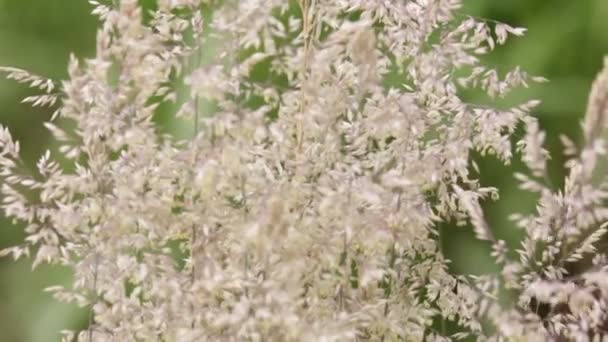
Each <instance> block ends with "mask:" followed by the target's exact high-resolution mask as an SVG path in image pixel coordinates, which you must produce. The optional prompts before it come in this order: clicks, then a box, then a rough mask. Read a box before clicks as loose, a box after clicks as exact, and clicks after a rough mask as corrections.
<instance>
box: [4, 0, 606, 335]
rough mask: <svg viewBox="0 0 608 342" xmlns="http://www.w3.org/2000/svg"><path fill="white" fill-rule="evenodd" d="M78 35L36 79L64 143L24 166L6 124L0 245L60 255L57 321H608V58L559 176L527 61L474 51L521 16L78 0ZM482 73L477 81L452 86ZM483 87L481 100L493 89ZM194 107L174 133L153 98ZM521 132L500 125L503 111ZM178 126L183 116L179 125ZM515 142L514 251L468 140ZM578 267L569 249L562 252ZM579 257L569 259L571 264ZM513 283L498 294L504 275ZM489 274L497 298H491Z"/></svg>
mask: <svg viewBox="0 0 608 342" xmlns="http://www.w3.org/2000/svg"><path fill="white" fill-rule="evenodd" d="M89 2H90V3H91V4H92V6H93V14H95V15H96V16H98V17H99V20H100V26H99V30H98V34H97V38H96V42H97V47H96V54H95V56H94V57H93V58H89V59H78V58H76V57H72V58H71V60H70V63H69V66H68V71H69V78H68V79H67V80H66V81H63V82H56V81H53V80H48V79H46V78H44V77H39V76H36V75H33V74H31V73H29V72H26V71H23V70H20V69H15V68H2V69H1V71H2V72H3V73H5V74H6V75H7V76H8V77H9V78H12V79H15V80H16V81H18V82H22V83H27V84H29V85H30V86H32V87H33V88H36V89H38V90H39V91H40V94H39V95H35V96H31V97H28V98H26V99H25V101H26V102H30V103H32V104H33V105H34V106H51V107H53V108H55V109H56V111H55V114H54V115H53V117H52V118H50V119H49V120H48V122H47V123H46V124H45V125H46V127H47V128H48V129H49V130H50V131H51V132H52V133H53V135H54V137H55V138H56V141H57V143H58V147H57V148H56V149H54V150H53V152H52V153H51V152H47V153H45V154H44V155H43V156H42V157H41V158H40V160H39V162H38V163H37V168H36V169H34V170H32V169H31V168H30V167H28V166H27V165H25V164H24V163H23V162H22V161H21V159H20V156H19V144H18V142H15V141H13V139H12V138H11V135H10V133H9V131H8V130H7V129H6V128H2V129H1V130H0V147H1V152H0V176H1V177H2V178H3V183H2V187H1V192H2V195H3V199H2V208H3V209H4V212H5V214H6V215H7V216H8V217H10V218H13V219H14V220H16V221H19V222H22V223H25V224H26V228H25V231H26V233H27V238H26V239H25V241H24V242H23V244H21V245H19V246H15V247H12V248H9V249H6V250H4V251H3V252H2V253H3V254H7V255H12V256H13V257H15V258H19V257H21V256H30V255H31V256H32V257H33V263H34V265H37V264H39V263H41V262H49V263H54V264H61V265H64V266H68V267H70V268H71V269H72V270H73V273H74V282H73V284H72V286H71V287H69V288H63V287H52V288H49V291H52V292H53V293H54V295H55V296H56V297H57V298H59V299H60V300H63V301H67V302H75V303H77V304H79V305H81V306H86V307H88V308H90V317H89V326H88V328H87V329H86V330H84V331H79V332H64V338H65V340H66V341H71V340H74V339H76V340H79V341H249V340H251V341H363V340H371V341H423V340H428V341H448V340H459V339H465V338H468V337H471V338H474V339H477V340H482V341H485V340H489V341H523V340H526V341H545V340H547V341H549V340H554V341H570V340H573V341H574V340H576V341H599V340H600V338H601V337H602V336H604V335H602V334H604V333H606V332H608V275H607V272H608V270H607V269H606V265H607V258H606V256H605V255H603V254H601V253H598V252H597V251H596V246H597V242H599V241H600V240H601V238H602V237H603V235H604V234H605V233H606V229H607V228H606V226H607V225H606V222H607V220H608V206H606V200H607V197H608V193H607V192H606V185H607V183H606V181H607V180H606V173H605V172H602V171H599V170H600V169H601V168H599V167H598V165H599V161H600V160H601V158H605V154H606V139H605V137H604V134H603V131H604V130H605V128H606V126H607V125H608V119H607V117H608V69H605V70H604V71H603V72H602V73H601V74H600V75H599V77H598V79H597V81H596V83H595V85H594V86H593V91H592V93H591V95H590V100H589V107H588V111H587V114H586V117H585V122H584V125H583V130H584V142H583V143H582V144H581V146H577V144H575V143H573V142H571V141H569V140H568V139H565V138H564V142H565V145H566V152H567V153H568V156H569V160H568V162H567V165H566V166H567V167H568V170H569V175H568V176H567V178H566V180H565V185H564V187H563V188H561V189H557V190H555V189H552V188H551V187H550V186H549V185H547V184H546V179H547V170H546V161H547V159H548V153H547V151H546V150H544V149H543V141H544V133H543V132H542V131H541V130H540V128H539V125H538V123H537V120H536V119H535V118H534V117H533V116H531V115H530V112H531V110H533V108H534V107H535V106H536V105H538V103H539V102H538V101H535V100H531V101H528V102H525V103H521V104H518V105H516V106H514V107H511V108H507V109H504V108H500V107H499V106H498V105H497V104H494V103H496V101H494V99H496V98H499V97H504V96H505V95H507V94H508V93H509V92H510V91H511V90H512V89H515V88H519V87H522V86H527V85H528V83H529V82H542V81H544V79H543V78H541V77H533V76H530V75H528V74H527V73H526V72H524V71H522V70H521V69H519V68H515V69H513V70H510V71H507V72H504V71H502V72H499V71H498V70H496V69H494V68H492V67H491V66H488V65H486V64H485V63H484V62H482V59H483V56H484V55H486V54H488V53H490V52H491V51H492V50H493V49H494V48H495V46H496V45H502V44H504V43H505V41H506V40H507V39H508V38H509V37H510V36H521V35H523V33H524V31H525V29H523V28H516V27H511V26H509V25H507V24H505V23H500V22H496V21H492V20H482V19H479V18H475V17H471V16H467V15H466V14H464V13H462V11H461V9H460V7H461V1H460V0H411V1H405V0H400V1H397V0H394V1H388V0H292V1H287V0H240V1H239V0H223V1H219V0H158V1H157V3H156V5H155V7H154V9H153V10H151V11H142V9H141V7H140V6H139V4H138V1H136V0H119V1H102V0H90V1H89ZM465 90H469V91H470V90H476V91H480V92H484V93H486V94H487V99H488V101H487V103H484V104H476V103H471V102H468V101H467V100H466V99H465V98H464V96H463V93H464V91H465ZM488 103H489V104H488ZM167 112H170V114H171V116H172V117H173V118H174V120H182V121H183V122H185V123H187V124H188V127H189V132H188V134H187V135H186V136H185V137H184V136H183V134H182V136H179V135H176V134H171V133H170V132H169V131H168V130H167V129H166V126H164V125H162V124H159V120H158V116H159V115H160V114H159V113H165V114H166V113H167ZM520 128H521V129H522V130H523V131H524V132H525V133H524V134H523V138H521V140H520V141H517V142H516V143H515V144H513V146H512V142H513V141H515V140H516V138H514V137H512V135H513V133H514V132H515V130H516V129H520ZM182 133H183V132H182ZM514 152H516V153H517V154H516V157H517V158H520V157H521V159H522V160H523V161H524V162H525V164H526V165H527V167H528V168H529V173H528V174H525V175H524V174H518V175H516V176H517V177H518V179H519V180H520V181H521V186H522V188H523V189H525V190H529V191H532V192H535V193H538V195H539V196H538V198H539V202H538V207H537V211H536V213H534V214H533V215H523V214H520V215H514V216H513V219H514V225H515V226H519V227H521V229H523V231H524V232H525V238H524V239H523V241H522V245H521V248H519V249H518V250H516V251H513V250H510V249H509V248H508V247H507V245H506V243H505V242H504V241H502V240H500V239H498V238H497V237H496V236H495V234H494V232H493V229H492V227H491V226H490V225H489V224H488V223H487V221H486V220H485V218H484V212H483V210H482V207H481V204H480V203H481V202H482V201H484V200H497V199H498V191H497V189H495V188H492V187H485V186H481V185H480V182H479V179H478V177H479V174H478V171H477V168H476V165H475V164H474V162H473V161H472V154H473V153H480V154H482V155H485V154H492V155H495V156H496V157H498V158H499V159H500V160H502V161H503V162H504V163H509V162H510V160H511V159H512V158H514V156H513V153H514ZM443 222H457V223H463V224H467V223H468V224H469V225H470V226H471V227H472V229H473V230H474V232H475V234H476V236H477V238H479V239H481V240H484V241H487V242H488V244H490V245H491V246H492V250H493V252H492V256H491V257H492V258H494V260H495V262H496V263H497V264H499V265H500V266H501V272H499V273H496V274H487V275H483V276H479V275H477V276H473V275H456V274H454V273H453V272H451V271H450V270H449V269H448V260H447V259H446V258H445V257H444V256H443V254H442V251H441V248H440V247H441V246H440V242H439V241H440V234H439V233H438V226H439V225H440V224H441V223H443ZM575 266H576V267H575ZM574 269H576V270H577V271H576V272H574V271H572V270H574ZM505 293H506V294H508V295H505ZM505 297H508V298H513V299H514V300H510V301H509V300H503V299H504V298H505Z"/></svg>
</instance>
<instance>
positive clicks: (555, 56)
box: [0, 0, 608, 342]
mask: <svg viewBox="0 0 608 342" xmlns="http://www.w3.org/2000/svg"><path fill="white" fill-rule="evenodd" d="M394 1H399V0H394ZM464 2H465V8H464V9H463V10H462V13H467V14H472V15H475V16H477V17H483V18H491V19H494V20H498V21H503V22H506V23H508V24H511V25H512V26H522V27H526V28H528V32H527V35H526V36H525V37H523V38H519V39H514V40H512V41H510V42H508V44H507V45H506V46H504V47H500V48H498V49H497V50H496V51H495V52H494V53H493V54H492V55H491V56H489V57H488V58H489V60H490V62H491V63H492V64H494V65H496V66H498V68H499V69H505V70H506V69H508V68H509V67H513V66H515V65H521V66H522V68H524V69H525V70H527V71H528V72H530V73H531V74H535V75H542V76H545V77H547V78H548V79H549V80H550V82H549V83H545V84H542V85H535V86H534V87H532V88H530V89H527V90H525V91H519V92H517V93H515V94H513V96H510V97H509V98H507V99H505V102H504V105H505V106H508V105H509V103H514V102H515V101H518V100H522V99H530V98H538V99H541V100H542V101H543V104H542V105H541V107H540V108H539V110H538V111H537V112H536V113H537V115H538V117H539V119H540V122H541V125H542V127H543V128H544V129H545V130H546V131H547V146H548V148H549V150H550V151H551V153H552V158H553V159H552V160H551V173H550V176H551V182H552V184H553V186H554V187H555V188H558V187H560V186H561V185H562V179H563V175H564V169H563V166H562V165H563V161H564V160H563V156H562V154H561V146H560V143H559V135H560V134H565V135H568V136H569V137H571V138H573V139H574V140H575V141H577V140H578V139H579V138H580V132H579V130H580V125H579V122H580V120H581V116H582V114H583V113H584V111H585V105H586V101H587V93H588V91H589V89H590V86H591V82H592V80H593V78H594V76H595V73H596V72H597V71H598V70H599V69H600V66H601V65H602V59H603V55H604V54H608V38H607V37H606V35H605V33H606V32H608V1H605V0H583V1H570V0H553V1H541V0H510V1H488V0H464ZM145 3H146V4H147V5H150V4H152V3H153V0H147V1H145ZM89 10H90V8H89V5H88V4H87V2H86V1H85V0H19V1H17V0H0V65H6V66H15V67H19V68H23V69H27V70H30V71H32V72H34V73H38V74H41V75H45V76H49V77H52V78H55V79H64V78H65V77H66V75H67V72H66V65H67V61H68V57H69V54H70V53H74V54H75V55H76V56H78V57H80V58H83V57H87V56H91V55H92V54H93V53H94V48H95V29H96V19H95V18H94V17H93V16H91V15H90V14H89ZM27 95H29V91H28V89H26V88H25V87H22V86H19V85H16V84H14V83H12V82H10V81H5V80H0V108H1V110H0V123H2V124H3V125H5V126H8V127H9V128H10V130H11V132H12V133H13V135H14V136H15V138H17V139H18V140H20V141H21V143H22V149H23V154H24V156H25V158H26V159H27V160H29V162H30V165H33V164H34V163H35V161H36V159H37V156H38V155H40V154H41V153H42V152H43V151H44V150H45V149H46V148H47V142H48V138H49V135H48V133H47V132H46V131H45V130H44V129H43V126H42V121H43V120H45V119H47V118H48V117H49V116H50V113H49V112H48V111H44V110H33V109H31V108H29V107H28V106H27V105H24V104H21V103H20V99H21V98H23V97H25V96H27ZM467 96H468V95H467ZM476 96H477V95H475V94H470V101H471V102H475V101H478V100H480V99H479V98H477V97H476ZM475 160H476V161H477V163H478V164H479V166H480V168H481V170H482V177H481V182H482V184H484V185H494V186H497V187H498V188H499V189H500V191H501V199H500V200H499V201H498V202H493V203H488V204H487V205H486V206H485V208H484V209H485V211H486V215H487V217H488V220H489V222H490V224H491V226H492V228H493V229H494V230H495V231H496V235H497V236H498V237H499V238H502V239H505V240H506V241H507V242H508V244H509V245H510V246H511V247H517V246H518V244H519V243H518V240H519V237H520V232H519V231H518V230H517V229H516V228H514V227H513V225H512V224H510V222H509V221H508V219H507V217H508V214H510V213H512V212H531V211H533V210H534V201H535V198H534V196H531V195H529V194H526V193H523V192H522V191H520V190H518V189H517V184H516V183H515V181H514V178H513V172H514V170H518V171H522V165H521V163H520V162H518V161H517V160H514V161H513V163H512V165H509V166H502V165H501V164H500V163H499V162H498V161H497V160H495V159H494V158H493V157H481V156H477V157H476V158H475ZM441 236H442V244H443V249H444V252H445V253H446V254H447V256H448V257H449V258H450V259H452V260H453V265H452V266H453V270H454V271H455V272H474V273H480V272H487V271H492V270H495V268H496V267H495V266H494V265H492V261H491V258H490V257H489V253H488V251H489V247H488V246H487V244H485V243H483V242H478V241H475V239H474V238H473V233H472V230H471V229H469V228H468V227H453V226H451V225H445V226H443V227H441ZM22 237H23V235H22V234H21V232H20V229H19V227H15V226H14V225H13V224H12V223H11V222H8V221H7V220H4V219H2V220H0V249H1V248H4V247H7V246H10V245H13V244H15V243H18V242H19V241H20V239H22ZM30 269H31V267H30V263H29V261H28V260H25V261H20V262H18V263H13V262H12V261H11V260H9V259H0V341H15V342H21V341H23V342H30V341H32V342H38V341H41V342H42V341H57V340H59V334H58V332H59V331H60V330H61V329H64V328H72V329H78V328H82V327H84V326H86V324H87V313H86V310H84V309H79V308H77V307H75V306H71V305H67V304H62V303H59V302H57V301H55V300H54V299H52V298H51V297H50V296H49V295H48V294H46V293H43V292H42V290H43V289H44V288H45V287H47V286H50V285H55V284H62V283H63V284H66V283H69V281H70V275H69V272H68V271H67V270H65V269H61V268H58V267H50V266H41V267H40V268H38V269H36V270H35V271H34V272H31V270H30Z"/></svg>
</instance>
